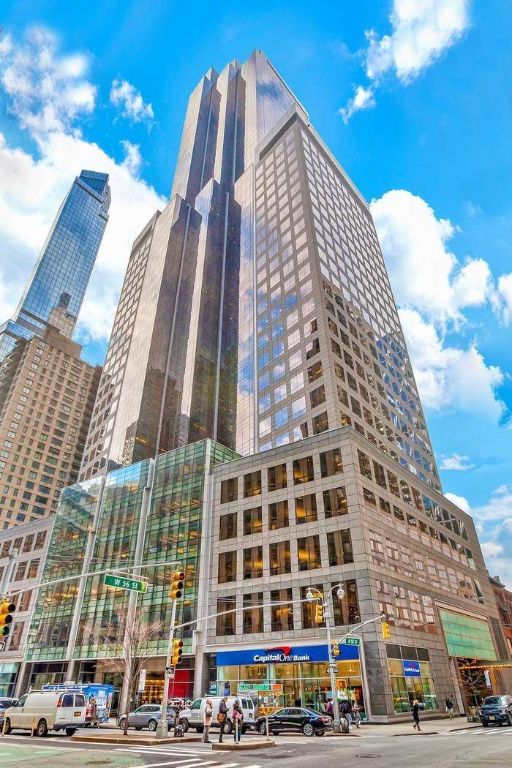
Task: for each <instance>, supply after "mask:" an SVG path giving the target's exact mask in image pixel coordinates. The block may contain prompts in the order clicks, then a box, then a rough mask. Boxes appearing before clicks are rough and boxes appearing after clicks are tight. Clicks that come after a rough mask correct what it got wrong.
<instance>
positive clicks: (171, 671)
mask: <svg viewBox="0 0 512 768" xmlns="http://www.w3.org/2000/svg"><path fill="white" fill-rule="evenodd" d="M165 674H166V675H167V677H168V678H169V680H174V675H175V674H176V667H173V666H172V665H171V666H169V667H166V668H165Z"/></svg>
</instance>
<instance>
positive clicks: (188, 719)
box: [180, 696, 255, 733]
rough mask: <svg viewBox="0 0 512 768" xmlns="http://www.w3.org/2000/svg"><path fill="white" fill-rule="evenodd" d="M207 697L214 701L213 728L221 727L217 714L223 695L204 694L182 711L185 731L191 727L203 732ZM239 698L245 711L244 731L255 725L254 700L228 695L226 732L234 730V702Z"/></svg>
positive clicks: (181, 720) (182, 723) (181, 719)
mask: <svg viewBox="0 0 512 768" xmlns="http://www.w3.org/2000/svg"><path fill="white" fill-rule="evenodd" d="M206 699H211V701H212V706H213V716H212V728H219V727H220V723H219V721H218V719H217V715H218V714H219V705H220V702H221V701H222V696H203V698H202V699H196V700H195V701H193V702H192V704H191V705H190V707H188V708H187V709H183V710H182V711H181V712H180V723H181V725H182V726H183V730H184V731H185V732H187V731H188V729H189V728H195V729H196V731H197V732H198V733H201V732H202V730H203V717H204V710H205V707H206ZM237 699H238V700H239V701H240V704H241V705H242V712H243V713H244V719H243V724H242V733H244V732H245V731H246V730H247V729H248V728H253V727H254V721H255V709H254V702H253V700H252V699H249V698H247V697H242V696H228V700H227V702H226V704H227V707H228V713H227V718H226V725H225V726H224V733H231V731H232V730H233V704H234V703H235V701H236V700H237Z"/></svg>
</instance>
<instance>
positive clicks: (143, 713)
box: [117, 704, 176, 731]
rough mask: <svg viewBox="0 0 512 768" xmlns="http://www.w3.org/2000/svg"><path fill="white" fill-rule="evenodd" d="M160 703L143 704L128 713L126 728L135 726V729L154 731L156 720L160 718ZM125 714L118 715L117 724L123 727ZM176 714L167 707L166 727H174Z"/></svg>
mask: <svg viewBox="0 0 512 768" xmlns="http://www.w3.org/2000/svg"><path fill="white" fill-rule="evenodd" d="M161 711H162V708H161V706H160V704H143V705H142V706H141V707H139V708H138V709H135V710H134V711H133V712H130V713H129V714H128V728H135V730H136V731H142V729H143V728H148V729H149V730H150V731H156V727H157V725H158V721H159V720H160V712H161ZM125 719H126V718H125V715H120V716H119V718H118V720H117V724H118V725H119V727H120V728H123V729H124V721H125ZM175 719H176V714H175V712H174V709H173V708H172V707H170V706H169V707H167V728H173V727H174V721H175Z"/></svg>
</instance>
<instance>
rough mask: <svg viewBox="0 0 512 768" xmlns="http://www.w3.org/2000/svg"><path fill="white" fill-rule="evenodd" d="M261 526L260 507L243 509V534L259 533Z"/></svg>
mask: <svg viewBox="0 0 512 768" xmlns="http://www.w3.org/2000/svg"><path fill="white" fill-rule="evenodd" d="M262 528H263V522H262V515H261V507H251V508H250V509H244V536H251V535H253V534H256V533H261V531H262Z"/></svg>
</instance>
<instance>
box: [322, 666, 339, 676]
mask: <svg viewBox="0 0 512 768" xmlns="http://www.w3.org/2000/svg"><path fill="white" fill-rule="evenodd" d="M331 670H332V671H333V672H334V674H335V675H339V670H338V667H337V666H336V664H333V665H332V667H327V669H326V670H325V674H326V675H330V674H331Z"/></svg>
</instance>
